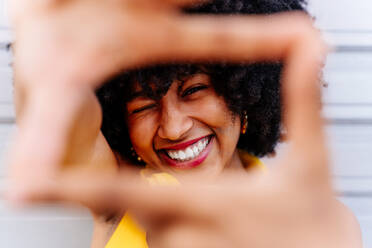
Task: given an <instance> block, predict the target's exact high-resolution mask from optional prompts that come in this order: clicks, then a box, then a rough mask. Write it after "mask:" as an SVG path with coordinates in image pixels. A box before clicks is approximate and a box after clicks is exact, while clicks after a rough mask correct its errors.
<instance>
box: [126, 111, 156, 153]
mask: <svg viewBox="0 0 372 248" xmlns="http://www.w3.org/2000/svg"><path fill="white" fill-rule="evenodd" d="M155 118H156V117H155V116H146V117H143V118H136V119H132V120H129V122H128V131H129V137H130V140H131V142H132V145H133V147H134V148H135V149H136V151H137V152H138V153H143V152H146V150H148V149H152V141H153V137H154V135H155V133H156V125H155Z"/></svg>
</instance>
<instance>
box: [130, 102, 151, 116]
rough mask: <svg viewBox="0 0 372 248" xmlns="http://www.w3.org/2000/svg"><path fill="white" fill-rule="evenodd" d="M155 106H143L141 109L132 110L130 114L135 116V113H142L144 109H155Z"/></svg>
mask: <svg viewBox="0 0 372 248" xmlns="http://www.w3.org/2000/svg"><path fill="white" fill-rule="evenodd" d="M155 106H156V104H150V105H146V106H144V107H142V108H138V109H135V110H133V111H132V114H137V113H139V112H142V111H144V110H146V109H150V108H153V107H155Z"/></svg>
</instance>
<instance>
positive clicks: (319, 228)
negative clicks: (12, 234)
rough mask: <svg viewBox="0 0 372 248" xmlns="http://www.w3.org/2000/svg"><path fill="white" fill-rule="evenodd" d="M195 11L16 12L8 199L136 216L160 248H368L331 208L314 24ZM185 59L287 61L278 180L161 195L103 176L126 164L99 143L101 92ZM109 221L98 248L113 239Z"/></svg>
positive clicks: (163, 4) (244, 179)
mask: <svg viewBox="0 0 372 248" xmlns="http://www.w3.org/2000/svg"><path fill="white" fill-rule="evenodd" d="M192 2H193V1H190V0H183V1H176V0H174V1H173V0H167V1H165V0H163V1H161V0H157V1H156V0H154V1H146V0H136V1H131V0H122V1H90V0H89V1H88V0H71V1H57V0H49V1H42V0H33V1H28V0H14V1H12V2H11V5H12V6H11V7H12V13H11V19H12V24H13V27H14V31H15V32H14V33H15V36H16V42H17V47H16V53H15V65H16V72H17V85H16V87H17V92H18V93H17V94H19V97H17V99H18V100H17V102H18V103H17V105H18V111H19V116H18V120H17V121H18V125H19V131H18V133H17V136H16V137H15V139H14V145H13V147H12V149H11V151H10V153H9V155H8V156H9V160H8V163H9V164H10V166H11V168H12V170H11V171H10V180H11V182H12V187H11V190H10V191H9V192H8V199H9V200H10V201H11V202H13V203H14V204H25V203H27V202H28V203H30V202H39V201H62V202H74V203H79V204H83V205H85V206H88V207H89V208H90V209H92V211H93V212H94V213H95V216H100V217H102V216H105V214H104V213H107V210H110V211H112V212H121V211H123V210H124V209H127V208H130V209H133V210H134V209H135V210H136V211H134V214H136V215H137V217H138V218H139V219H141V221H142V224H143V225H145V226H146V229H147V230H148V232H149V239H150V240H149V241H150V242H151V245H152V246H153V247H231V246H234V247H305V248H307V247H361V239H360V231H359V228H358V224H357V223H356V221H355V218H354V217H353V215H352V214H351V213H350V212H349V211H347V210H346V209H345V208H344V207H343V206H340V204H339V203H338V202H337V201H336V200H335V199H334V197H333V191H332V187H331V180H330V173H329V166H328V165H329V163H328V151H327V148H326V145H325V138H324V133H323V129H322V124H323V121H322V118H321V117H320V113H319V108H318V105H317V104H316V103H317V101H318V97H319V83H318V77H317V75H318V74H319V69H320V67H321V66H320V64H321V58H322V57H323V55H324V51H325V48H324V44H323V43H322V42H321V40H320V38H319V34H318V32H317V31H316V30H314V29H313V27H312V23H311V21H310V20H309V19H308V17H306V16H302V15H298V14H293V15H290V16H287V15H276V16H271V17H266V18H263V17H257V16H247V17H227V18H223V19H221V18H213V17H207V16H194V17H185V16H182V15H181V14H180V13H179V12H178V11H177V6H180V5H184V4H189V3H192ZM19 6H22V8H21V7H19ZM82 20H84V21H82ZM221 20H223V22H221ZM70 23H72V24H73V25H70V26H69V24H70ZM97 27H102V28H97ZM134 30H135V31H134ZM262 30H264V32H262ZM35 34H38V35H35ZM61 37H63V40H62V39H61ZM194 37H198V39H194ZM175 40H177V45H176V46H175V42H174V41H175ZM175 59H176V60H180V61H183V60H198V61H199V60H204V59H212V60H214V59H215V60H217V59H224V60H230V61H241V60H244V61H247V62H249V61H262V60H279V59H281V60H284V62H285V66H286V69H285V70H284V75H283V81H284V85H283V104H284V105H285V106H286V113H285V115H284V124H285V126H286V128H287V130H288V139H289V140H290V145H289V149H288V152H287V154H285V156H283V158H282V159H281V160H279V161H276V165H275V167H274V169H272V170H270V171H268V172H267V173H265V175H256V174H253V175H252V174H250V175H247V174H244V173H232V174H231V175H226V176H224V177H223V178H221V179H220V180H218V181H216V182H211V183H208V184H200V182H201V180H199V178H198V177H195V178H196V179H195V181H194V180H193V181H191V180H185V181H184V182H183V184H182V185H183V186H181V187H176V188H172V187H171V188H165V187H151V188H149V187H148V185H146V184H144V183H143V182H142V181H140V180H137V179H136V175H137V174H136V173H133V172H130V171H126V172H125V173H116V172H115V171H114V170H115V169H112V170H111V169H108V170H106V169H105V172H103V171H102V169H99V170H98V169H94V168H98V167H99V165H100V164H102V163H104V164H105V165H106V166H107V168H115V167H116V163H117V162H116V161H115V159H114V156H113V154H112V152H111V151H110V150H109V149H108V146H107V143H106V142H105V141H104V139H103V137H102V135H101V134H100V133H99V123H100V111H99V108H97V107H95V106H97V100H96V99H95V98H94V97H93V90H94V88H95V87H96V86H97V85H98V84H99V82H101V81H103V80H104V79H106V78H108V77H110V76H111V75H113V74H114V73H115V72H117V71H119V70H122V69H126V68H131V67H133V66H138V65H142V64H147V63H152V62H162V61H167V60H175ZM61 92H63V95H62V94H61ZM45 102H48V104H45ZM298 102H301V103H302V104H298ZM167 103H169V102H167ZM172 103H173V101H172ZM84 113H85V114H84ZM87 113H89V114H87ZM51 116H53V118H52V117H51ZM200 124H206V123H203V122H201V123H200ZM87 127H89V128H87ZM196 127H197V128H196V129H193V130H195V131H198V132H199V131H200V132H201V131H202V130H203V132H204V130H206V131H208V132H209V131H211V130H210V128H206V129H203V127H204V128H205V127H209V126H208V125H204V126H203V125H200V126H196ZM199 127H200V129H199ZM216 133H217V131H216ZM198 134H199V133H198ZM155 136H156V135H155ZM155 140H156V139H155ZM35 144H38V145H39V149H36V150H35V149H34V147H35ZM221 145H223V144H222V140H221ZM139 152H140V150H139ZM140 153H141V152H140ZM151 158H152V156H151ZM146 159H149V160H150V158H146ZM152 159H154V160H155V157H154V158H152ZM97 161H98V162H97ZM155 164H156V163H155ZM25 165H27V166H25ZM73 165H84V166H86V167H88V168H86V169H84V170H82V169H80V170H75V169H72V168H73V167H74V166H73ZM66 166H67V167H70V168H71V169H68V170H65V169H63V168H66ZM35 171H38V172H39V173H33V172H35ZM198 182H199V183H198ZM294 199H295V200H294ZM231 206H234V207H233V208H232V207H231ZM100 217H96V225H95V233H94V243H93V246H94V247H103V246H104V244H105V241H107V239H108V237H109V234H108V233H107V232H108V230H109V229H110V228H108V227H107V226H109V225H107V222H106V221H102V218H100ZM170 217H171V221H170V219H169V218H170ZM111 226H112V224H111ZM252 230H254V232H252ZM253 234H254V235H253ZM267 237H270V239H268V238H267Z"/></svg>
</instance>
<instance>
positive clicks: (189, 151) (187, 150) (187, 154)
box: [186, 147, 194, 158]
mask: <svg viewBox="0 0 372 248" xmlns="http://www.w3.org/2000/svg"><path fill="white" fill-rule="evenodd" d="M193 156H194V153H193V151H192V150H191V148H190V147H187V149H186V157H187V158H190V157H193Z"/></svg>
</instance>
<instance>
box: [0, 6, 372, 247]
mask: <svg viewBox="0 0 372 248" xmlns="http://www.w3.org/2000/svg"><path fill="white" fill-rule="evenodd" d="M3 6H4V0H1V1H0V79H1V83H0V152H2V151H4V149H5V147H6V145H7V143H8V142H7V141H8V139H9V135H10V132H11V129H12V128H13V127H14V126H13V123H14V122H13V121H14V111H13V106H12V87H11V68H10V67H9V62H10V55H9V54H8V53H7V52H6V51H5V49H4V45H5V43H6V42H7V41H9V32H8V30H7V28H6V27H7V24H6V18H5V15H4V13H5V12H4V8H3ZM310 9H311V12H312V13H313V14H314V15H315V16H316V18H317V25H318V26H319V27H320V28H321V29H322V30H324V31H325V36H326V37H327V39H328V40H329V41H331V42H332V44H334V46H335V52H334V53H333V54H331V55H330V56H329V58H328V62H327V65H326V69H325V79H326V81H327V82H328V83H329V87H328V88H326V89H325V90H324V103H325V107H324V113H325V116H326V117H327V118H328V120H329V124H328V126H327V130H328V133H329V136H330V140H331V142H330V144H331V147H332V149H331V150H332V154H333V156H332V157H333V164H334V170H333V171H334V173H333V174H334V179H335V184H336V188H337V190H338V192H339V193H340V194H342V195H343V196H342V197H340V199H341V200H342V201H343V202H344V203H345V204H346V205H348V206H349V207H350V208H351V209H352V210H353V211H354V213H355V214H356V216H357V217H358V220H359V221H360V223H361V226H362V230H363V236H364V242H365V244H366V247H372V211H371V209H372V197H371V196H372V168H371V162H370V154H371V152H372V72H371V69H372V14H371V13H372V2H371V1H370V0H354V1H350V0H326V1H325V0H310ZM4 166H5V165H4V163H0V188H1V187H2V185H4V182H5V181H4V178H5V171H6V169H5V168H4ZM91 223H92V222H91V219H90V217H89V215H88V214H87V213H86V212H84V211H83V212H82V211H80V210H78V211H77V210H61V209H60V208H45V207H42V208H34V209H30V210H23V211H15V210H10V209H8V208H7V207H6V206H5V204H4V202H2V201H1V200H0V247H11V248H13V247H15V248H18V247H26V246H27V247H41V248H44V247H45V248H46V247H87V246H88V245H89V240H90V235H91V231H92V226H91Z"/></svg>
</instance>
